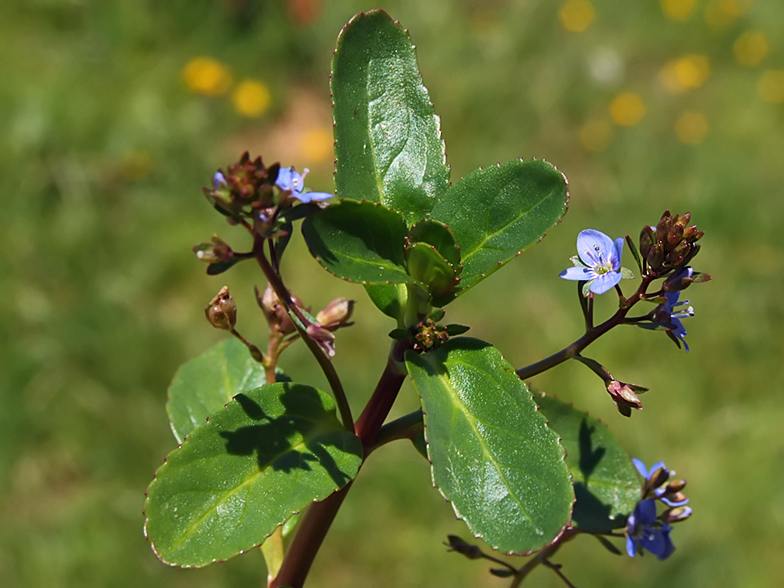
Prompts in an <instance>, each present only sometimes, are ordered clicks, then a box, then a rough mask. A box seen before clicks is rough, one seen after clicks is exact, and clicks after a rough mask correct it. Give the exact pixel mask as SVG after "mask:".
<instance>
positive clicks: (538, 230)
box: [431, 160, 569, 293]
mask: <svg viewBox="0 0 784 588" xmlns="http://www.w3.org/2000/svg"><path fill="white" fill-rule="evenodd" d="M568 201H569V190H568V183H567V181H566V177H565V176H564V175H563V174H562V173H561V172H559V171H558V170H557V169H555V167H554V166H553V165H551V164H550V163H547V162H546V161H538V160H530V161H521V160H515V161H510V162H509V163H505V164H504V165H498V166H493V167H489V168H486V169H479V170H476V171H474V172H471V173H470V174H468V175H467V176H466V177H465V178H463V179H462V180H460V181H459V182H457V183H456V184H455V185H454V186H453V187H452V189H451V190H449V193H448V194H447V195H446V197H444V198H442V199H440V200H439V201H438V202H437V203H436V205H435V207H434V208H433V210H432V212H431V216H432V218H434V219H436V220H439V221H441V222H443V223H444V224H446V225H448V226H449V228H450V229H451V230H452V233H453V234H454V236H455V240H456V241H457V244H458V245H459V246H460V253H461V256H462V264H463V273H462V274H461V278H462V281H461V283H460V293H462V292H464V291H465V290H467V289H468V288H470V287H472V286H474V285H476V284H478V283H479V282H480V281H482V280H483V279H484V278H486V277H487V276H488V275H490V274H491V273H493V272H494V271H496V270H497V269H498V268H500V267H501V266H502V265H504V264H505V263H506V262H508V261H509V260H511V259H512V258H514V257H516V256H517V255H519V254H520V253H522V252H523V251H524V250H525V249H527V248H528V247H530V246H531V245H533V244H534V243H537V242H538V241H540V240H541V239H542V238H543V237H544V236H545V235H546V234H547V231H549V230H550V229H551V228H552V227H553V226H554V225H555V224H557V223H558V222H559V221H560V220H561V218H562V217H563V215H564V214H565V213H566V209H567V203H568Z"/></svg>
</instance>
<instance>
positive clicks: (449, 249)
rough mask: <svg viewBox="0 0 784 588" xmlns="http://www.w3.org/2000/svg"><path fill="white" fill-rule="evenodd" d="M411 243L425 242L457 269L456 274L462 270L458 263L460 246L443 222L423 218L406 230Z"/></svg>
mask: <svg viewBox="0 0 784 588" xmlns="http://www.w3.org/2000/svg"><path fill="white" fill-rule="evenodd" d="M408 240H409V241H410V242H411V243H427V244H428V245H432V246H433V247H435V249H436V251H438V252H439V253H440V254H441V255H443V256H444V259H446V260H447V261H448V262H449V263H451V264H452V265H453V266H454V267H455V269H456V270H457V273H458V275H459V274H460V272H461V271H462V270H463V267H462V266H461V265H460V247H458V246H457V243H456V242H455V236H454V235H453V234H452V231H451V230H450V229H449V227H448V226H446V225H445V224H444V223H441V222H438V221H437V220H433V219H430V218H428V219H423V220H421V221H418V222H417V223H415V224H414V226H413V227H411V230H410V231H409V232H408Z"/></svg>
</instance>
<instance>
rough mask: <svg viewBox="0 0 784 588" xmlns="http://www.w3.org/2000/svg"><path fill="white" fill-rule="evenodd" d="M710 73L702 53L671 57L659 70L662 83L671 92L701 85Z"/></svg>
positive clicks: (678, 91)
mask: <svg viewBox="0 0 784 588" xmlns="http://www.w3.org/2000/svg"><path fill="white" fill-rule="evenodd" d="M710 74H711V66H710V62H709V61H708V58H707V57H705V56H704V55H685V56H684V57H679V58H677V59H673V60H671V61H669V62H668V63H667V65H665V66H664V67H663V68H662V70H661V71H660V72H659V79H660V80H661V83H662V85H663V86H664V87H665V88H666V89H667V90H669V91H670V92H672V93H673V94H680V93H681V92H685V91H686V90H693V89H695V88H699V87H700V86H702V85H703V84H704V83H705V82H706V81H708V78H709V77H710Z"/></svg>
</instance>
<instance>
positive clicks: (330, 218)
mask: <svg viewBox="0 0 784 588" xmlns="http://www.w3.org/2000/svg"><path fill="white" fill-rule="evenodd" d="M302 234H303V235H304V236H305V241H306V242H307V244H308V248H309V249H310V253H311V255H313V257H315V258H316V259H318V260H319V262H320V263H321V265H323V266H324V267H325V268H326V269H327V270H328V271H329V272H331V273H333V274H334V275H336V276H338V277H339V278H343V279H345V280H348V281H349V282H361V283H363V284H387V283H397V284H399V283H404V282H414V281H415V280H414V279H413V278H412V277H411V276H409V275H408V272H407V271H406V260H405V258H404V256H403V246H404V240H405V238H406V235H407V234H408V228H407V227H406V221H405V219H403V217H402V216H401V215H400V213H398V212H395V211H394V210H390V209H388V208H385V207H383V206H381V205H380V204H373V203H372V202H354V201H352V200H344V201H342V202H340V203H339V204H333V205H331V206H330V207H329V208H327V209H325V210H323V211H321V212H320V213H319V214H314V215H313V216H309V217H308V218H306V219H305V221H304V222H303V223H302Z"/></svg>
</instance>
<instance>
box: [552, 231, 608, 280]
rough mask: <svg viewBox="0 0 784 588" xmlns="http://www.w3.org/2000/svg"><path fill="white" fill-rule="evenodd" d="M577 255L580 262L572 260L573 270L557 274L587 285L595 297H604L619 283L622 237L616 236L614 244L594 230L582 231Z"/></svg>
mask: <svg viewBox="0 0 784 588" xmlns="http://www.w3.org/2000/svg"><path fill="white" fill-rule="evenodd" d="M577 253H578V254H579V256H580V257H579V259H577V258H576V257H573V258H572V263H574V267H570V268H569V269H566V270H564V271H562V272H561V273H560V276H561V277H562V278H563V279H565V280H580V281H584V282H588V283H589V284H590V289H591V292H593V293H594V294H604V293H605V292H607V291H608V290H611V289H612V288H614V287H615V286H616V284H618V282H620V281H621V278H622V277H623V276H622V275H621V255H622V253H623V237H618V238H617V239H616V240H615V242H614V243H613V240H612V239H610V237H608V236H607V235H605V234H604V233H602V232H599V231H595V230H593V229H587V230H585V231H581V232H580V234H579V235H578V236H577Z"/></svg>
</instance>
